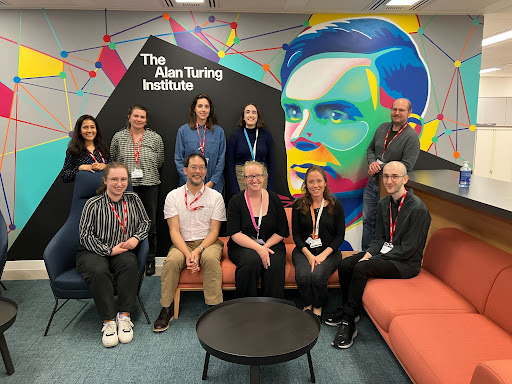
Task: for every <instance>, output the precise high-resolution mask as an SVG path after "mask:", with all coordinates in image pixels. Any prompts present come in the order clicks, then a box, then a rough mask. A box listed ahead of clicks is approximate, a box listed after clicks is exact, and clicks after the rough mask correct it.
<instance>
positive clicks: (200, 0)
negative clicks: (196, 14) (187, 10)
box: [174, 0, 204, 3]
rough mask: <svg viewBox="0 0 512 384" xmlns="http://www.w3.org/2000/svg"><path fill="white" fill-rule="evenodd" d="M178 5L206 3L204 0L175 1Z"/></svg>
mask: <svg viewBox="0 0 512 384" xmlns="http://www.w3.org/2000/svg"><path fill="white" fill-rule="evenodd" d="M174 1H176V2H177V3H204V0H174Z"/></svg>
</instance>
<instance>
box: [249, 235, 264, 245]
mask: <svg viewBox="0 0 512 384" xmlns="http://www.w3.org/2000/svg"><path fill="white" fill-rule="evenodd" d="M251 239H252V240H254V241H255V242H257V243H258V244H259V245H265V242H264V241H263V240H262V239H257V238H255V237H253V236H251Z"/></svg>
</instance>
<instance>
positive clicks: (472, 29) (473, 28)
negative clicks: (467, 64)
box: [459, 25, 475, 61]
mask: <svg viewBox="0 0 512 384" xmlns="http://www.w3.org/2000/svg"><path fill="white" fill-rule="evenodd" d="M474 30H475V26H474V25H473V26H472V27H471V31H470V32H469V36H468V39H467V40H466V44H464V48H462V52H461V53H460V56H459V61H460V60H461V59H462V55H463V54H464V51H465V50H466V47H467V46H468V43H469V39H470V38H471V34H472V33H473V31H474Z"/></svg>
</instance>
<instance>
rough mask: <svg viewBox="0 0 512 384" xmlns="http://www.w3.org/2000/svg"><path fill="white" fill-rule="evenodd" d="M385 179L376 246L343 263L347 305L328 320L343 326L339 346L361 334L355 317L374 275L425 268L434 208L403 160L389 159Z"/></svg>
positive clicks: (407, 274) (398, 275) (397, 275)
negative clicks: (416, 190)
mask: <svg viewBox="0 0 512 384" xmlns="http://www.w3.org/2000/svg"><path fill="white" fill-rule="evenodd" d="M382 179H383V181H384V186H385V187H386V191H387V193H388V194H389V196H386V197H384V198H383V199H381V200H380V201H379V203H378V206H377V222H376V227H375V235H374V236H373V239H372V241H371V243H370V246H369V247H368V250H367V252H366V253H365V252H360V253H357V254H355V255H353V256H350V257H347V258H345V259H343V260H342V261H341V262H340V264H339V267H338V273H339V277H340V286H341V297H342V301H343V309H341V310H337V311H336V313H335V314H334V315H332V316H331V317H330V318H328V319H326V321H325V322H326V324H328V325H339V328H338V332H337V333H336V337H335V338H334V341H333V342H332V345H333V346H334V347H337V348H349V347H350V346H351V345H352V343H353V340H354V338H355V337H356V336H357V329H356V327H355V320H356V318H357V317H358V312H359V309H360V308H361V304H362V299H363V292H364V288H365V286H366V282H367V281H368V278H370V277H374V278H380V279H409V278H411V277H414V276H416V275H418V273H419V272H420V269H421V261H422V258H423V248H425V243H426V241H427V233H428V228H429V226H430V214H429V212H428V209H427V207H426V206H425V204H424V203H423V202H422V201H421V200H420V199H419V198H418V197H416V196H414V194H413V191H412V190H408V191H407V190H406V189H405V184H406V183H407V181H408V180H409V176H407V170H406V168H405V165H404V164H403V163H401V162H398V161H391V162H389V163H388V164H386V166H385V167H384V170H383V175H382ZM390 216H391V217H390Z"/></svg>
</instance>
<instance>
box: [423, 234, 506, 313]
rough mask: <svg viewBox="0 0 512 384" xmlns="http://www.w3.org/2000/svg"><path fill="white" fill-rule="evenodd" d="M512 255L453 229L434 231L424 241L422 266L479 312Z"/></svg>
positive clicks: (481, 311) (482, 310)
mask: <svg viewBox="0 0 512 384" xmlns="http://www.w3.org/2000/svg"><path fill="white" fill-rule="evenodd" d="M509 266H512V255H511V254H509V253H506V252H504V251H502V250H500V249H498V248H496V247H493V246H492V245H490V244H488V243H486V242H484V241H482V240H479V239H477V238H476V237H473V236H471V235H469V234H467V233H465V232H463V231H461V230H460V229H457V228H442V229H439V230H437V231H436V232H435V233H434V234H433V235H432V237H431V238H430V241H429V242H428V245H427V248H426V250H425V254H424V257H423V268H425V269H426V270H428V271H429V272H431V273H432V274H434V275H435V276H437V277H438V278H440V279H441V280H443V281H444V282H446V283H447V284H448V285H449V286H450V287H452V288H453V289H455V290H456V291H457V292H459V293H460V294H461V295H462V296H464V297H465V298H466V299H467V300H468V301H470V302H471V304H473V305H474V306H475V307H476V309H477V310H478V312H480V313H483V312H484V307H485V303H486V301H487V296H488V295H489V291H490V290H491V287H492V285H493V284H494V281H495V280H496V277H497V276H498V274H499V273H500V272H501V271H502V270H504V269H505V268H507V267H509Z"/></svg>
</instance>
